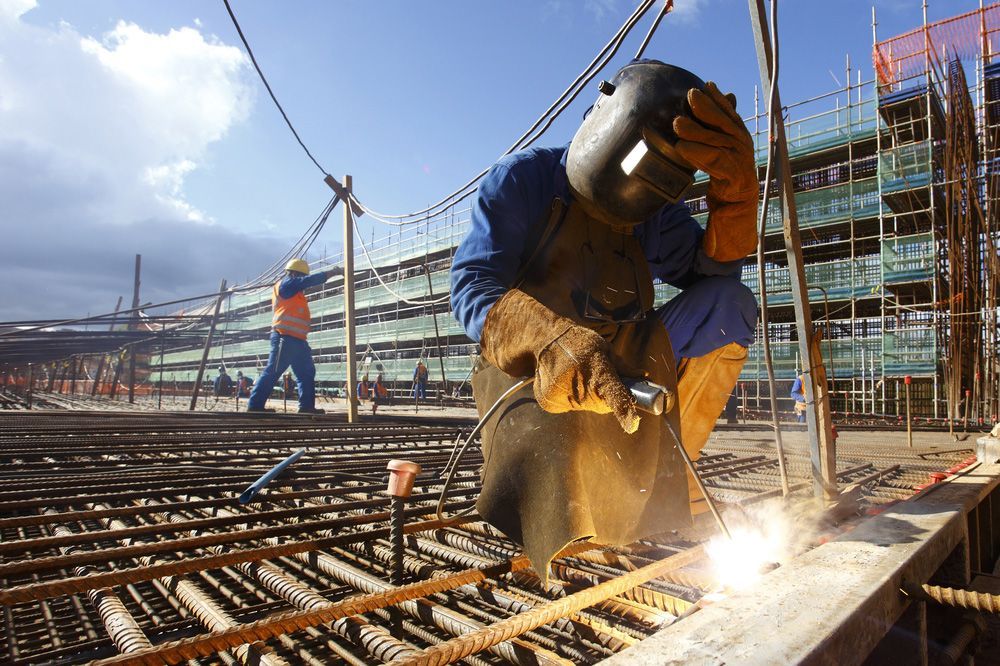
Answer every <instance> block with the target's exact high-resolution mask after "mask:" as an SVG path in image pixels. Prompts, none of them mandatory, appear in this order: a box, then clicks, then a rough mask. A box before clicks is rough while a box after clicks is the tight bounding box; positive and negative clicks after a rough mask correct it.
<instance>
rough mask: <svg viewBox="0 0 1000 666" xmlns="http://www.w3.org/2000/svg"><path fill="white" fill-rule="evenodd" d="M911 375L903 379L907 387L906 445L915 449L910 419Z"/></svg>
mask: <svg viewBox="0 0 1000 666" xmlns="http://www.w3.org/2000/svg"><path fill="white" fill-rule="evenodd" d="M911 381H912V378H911V377H910V376H909V375H906V377H904V378H903V385H904V386H905V387H906V444H907V446H909V447H910V448H911V449H912V448H913V421H912V420H911V419H910V382H911Z"/></svg>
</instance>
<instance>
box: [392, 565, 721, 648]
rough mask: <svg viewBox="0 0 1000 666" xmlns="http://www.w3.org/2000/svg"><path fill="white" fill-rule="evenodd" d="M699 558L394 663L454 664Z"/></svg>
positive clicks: (649, 570) (629, 577)
mask: <svg viewBox="0 0 1000 666" xmlns="http://www.w3.org/2000/svg"><path fill="white" fill-rule="evenodd" d="M699 557H702V549H701V548H700V547H698V548H692V549H691V550H688V551H685V552H683V553H679V554H677V555H674V556H672V557H668V558H667V559H665V560H661V561H659V562H654V563H653V564H649V565H647V566H645V567H643V568H641V569H637V570H635V571H632V572H629V573H627V574H624V575H622V576H620V577H619V578H615V579H613V580H609V581H606V582H604V583H601V584H600V585H596V586H595V587H592V588H589V589H587V590H582V591H580V592H577V593H575V594H571V595H570V596H568V597H564V598H562V599H558V600H556V601H552V602H549V603H548V604H545V605H544V606H539V607H537V608H533V609H532V610H530V611H527V612H525V613H521V614H520V615H515V616H514V617H511V618H508V619H506V620H501V621H500V622H497V623H496V624H494V625H491V626H489V627H485V628H483V629H481V630H479V631H475V632H471V633H468V634H464V635H462V636H459V637H457V638H453V639H452V640H450V641H448V642H446V643H441V644H440V645H435V646H434V647H431V648H428V649H427V650H425V651H424V653H423V654H421V655H418V656H416V657H407V658H404V659H399V660H397V661H395V662H393V663H394V664H397V665H398V666H403V665H404V664H405V665H407V666H420V665H426V666H440V665H441V664H450V663H453V662H456V661H458V660H459V659H462V658H463V657H465V656H468V655H470V654H475V653H477V652H481V651H483V650H486V649H488V648H490V647H492V646H494V645H497V644H498V643H501V642H503V641H507V640H510V639H512V638H514V637H516V636H519V635H521V634H523V633H524V632H525V631H529V630H531V629H534V628H535V627H540V626H542V625H543V624H547V623H549V622H552V621H553V620H555V619H557V618H559V617H562V616H564V615H568V614H570V613H575V612H576V611H579V610H581V609H583V608H586V607H587V606H591V605H593V604H594V603H595V602H597V601H600V600H603V599H608V598H610V597H613V596H616V595H618V594H621V593H622V592H623V591H625V590H627V589H629V588H632V587H635V586H637V585H642V584H643V583H644V582H646V581H648V580H652V579H653V578H656V577H658V576H660V575H662V573H663V572H666V571H670V570H671V569H676V568H678V567H682V566H684V565H685V564H689V563H691V562H693V561H694V560H696V559H698V558H699Z"/></svg>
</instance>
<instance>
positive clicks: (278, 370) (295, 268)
mask: <svg viewBox="0 0 1000 666" xmlns="http://www.w3.org/2000/svg"><path fill="white" fill-rule="evenodd" d="M343 274H344V270H343V269H342V268H339V267H337V268H333V269H331V270H328V271H325V272H321V273H314V274H313V275H309V264H308V263H306V261H305V260H304V259H292V260H291V261H289V262H288V264H287V265H286V266H285V276H284V278H282V280H281V281H280V282H278V283H277V284H275V285H274V287H273V288H272V291H271V307H272V309H273V311H274V315H273V318H272V320H271V352H270V354H269V355H268V357H267V367H265V368H264V372H262V373H261V375H260V379H258V380H257V383H256V384H255V385H254V387H253V392H252V393H251V394H250V400H249V401H248V402H247V411H248V412H267V411H272V412H273V411H274V410H273V409H267V408H266V407H265V405H266V404H267V399H268V397H270V395H271V390H272V389H273V388H274V385H275V384H277V382H278V378H279V377H281V375H282V374H283V373H284V372H285V370H287V369H288V367H289V366H291V368H292V372H293V373H295V379H296V380H297V382H298V388H299V414H323V413H324V410H322V409H317V408H316V388H315V380H316V365H315V364H314V363H313V359H312V349H310V348H309V343H308V342H306V338H307V336H308V335H309V328H310V324H311V322H310V313H309V303H308V301H306V296H305V293H304V292H305V290H306V289H308V288H309V287H314V286H316V285H320V284H323V283H324V282H326V281H327V280H329V279H330V278H332V277H334V276H336V275H343Z"/></svg>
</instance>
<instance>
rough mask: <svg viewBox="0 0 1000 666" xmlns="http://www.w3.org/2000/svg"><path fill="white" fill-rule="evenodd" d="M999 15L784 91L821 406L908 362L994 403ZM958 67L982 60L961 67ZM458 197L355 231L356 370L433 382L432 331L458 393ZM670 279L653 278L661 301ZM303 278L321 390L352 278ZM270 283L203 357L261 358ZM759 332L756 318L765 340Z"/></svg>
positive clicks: (951, 409) (190, 362)
mask: <svg viewBox="0 0 1000 666" xmlns="http://www.w3.org/2000/svg"><path fill="white" fill-rule="evenodd" d="M998 30H1000V3H998V4H994V5H991V6H989V7H986V8H983V9H980V10H976V11H973V12H969V13H967V14H963V15H960V16H956V17H952V18H950V19H947V20H945V21H941V22H938V23H934V24H926V23H925V24H924V25H923V26H921V27H919V28H917V29H916V30H914V31H911V32H909V33H906V34H904V35H900V36H898V37H893V38H891V39H888V40H885V41H874V48H873V64H874V70H875V76H874V78H871V79H865V78H864V75H863V73H862V71H861V70H860V69H858V68H852V66H851V63H850V61H849V60H848V61H847V63H846V67H845V76H846V81H845V85H844V86H843V87H841V88H839V89H837V90H833V91H831V92H829V93H826V94H824V95H819V96H817V97H813V98H810V99H806V100H802V101H800V102H797V103H795V104H791V105H789V106H786V107H785V108H784V110H783V112H784V114H785V119H784V120H785V124H786V129H787V137H788V147H789V154H790V158H791V165H792V172H793V184H794V189H795V200H796V206H797V209H798V217H799V224H800V227H801V229H802V245H803V247H802V251H803V257H804V260H805V262H806V266H805V268H806V279H807V283H808V286H809V301H810V304H811V307H812V310H813V311H812V318H813V321H814V322H816V324H817V325H818V326H820V327H821V328H822V329H823V355H824V357H825V358H826V361H827V369H828V372H827V374H828V379H829V382H830V389H831V392H830V397H831V405H832V408H833V409H834V411H835V412H836V413H838V414H839V415H840V416H841V417H843V416H849V417H861V418H869V417H877V418H890V419H894V418H897V417H899V416H901V414H902V412H903V409H902V405H901V402H902V398H903V384H904V381H905V380H906V378H907V377H909V378H910V379H911V381H912V384H911V401H912V405H913V409H914V410H915V413H916V414H918V415H920V416H923V417H927V418H951V419H952V420H964V419H968V420H972V421H973V422H982V421H984V420H991V421H995V420H996V418H997V413H998V411H1000V410H998V399H1000V396H998V393H997V389H996V386H997V381H998V379H1000V367H998V360H997V331H998V328H997V323H998V322H997V298H996V291H997V277H998V271H997V254H996V242H997V220H996V216H997V212H996V211H997V210H1000V153H998V151H1000V63H998V64H996V65H994V64H993V63H992V60H993V57H994V49H993V47H992V44H993V41H994V39H995V38H996V33H997V31H998ZM874 34H875V25H874V16H873V37H874ZM966 69H968V71H974V73H975V78H974V81H973V82H972V83H971V84H969V83H968V82H967V81H966V77H965V71H966ZM747 124H748V127H749V128H750V129H751V131H752V133H753V136H754V140H755V144H756V149H757V157H758V163H759V164H760V163H762V162H763V160H764V158H765V155H766V148H767V146H766V141H767V131H766V128H767V126H768V122H767V116H766V112H765V110H764V109H763V105H762V104H761V103H760V101H759V100H756V99H755V101H754V109H753V115H751V116H749V117H748V118H747ZM706 190H707V180H706V179H705V178H701V179H698V180H697V181H696V183H695V186H694V187H693V189H692V191H691V193H690V195H689V198H688V201H687V204H688V206H689V207H690V209H691V212H692V214H693V215H694V217H695V219H697V220H699V222H701V223H702V224H704V223H705V221H706V218H707V215H708V210H707V203H706V200H705V194H706ZM767 196H770V197H772V199H773V198H774V197H776V196H777V193H776V191H773V190H772V191H771V192H768V193H767ZM769 211H770V215H769V218H768V221H767V227H766V228H767V233H766V236H765V238H764V239H763V243H764V247H765V269H764V273H765V274H764V276H763V279H764V280H766V284H767V290H768V294H769V296H768V311H769V320H770V322H769V327H768V330H767V331H766V335H768V336H769V338H770V340H771V343H772V344H771V349H772V356H773V359H774V367H775V372H776V376H777V378H778V379H779V380H781V381H779V384H778V390H779V396H778V397H779V398H780V399H781V400H780V402H779V405H780V408H782V409H789V410H790V409H791V400H790V398H788V396H787V393H786V391H787V387H788V386H789V385H790V383H791V381H793V380H794V378H795V377H796V375H797V374H798V372H799V370H800V368H801V359H800V358H799V357H798V342H797V336H796V332H795V326H794V313H793V308H792V299H791V285H790V281H789V274H788V266H787V260H786V257H785V251H784V245H783V240H782V229H781V219H780V206H779V205H777V204H775V205H771V206H770V207H769ZM469 216H470V208H469V206H468V203H467V202H460V203H457V204H455V205H453V206H452V207H451V208H448V209H446V210H443V211H441V212H440V213H437V214H435V215H434V216H433V217H430V218H429V219H427V220H424V221H422V222H421V223H419V224H413V225H409V226H405V227H398V228H396V229H394V231H393V232H392V233H390V234H388V235H385V236H383V237H380V238H375V237H374V235H373V237H372V238H371V239H369V240H367V241H365V242H364V243H363V244H362V247H361V248H359V249H360V250H361V252H360V253H359V254H358V258H357V267H358V268H357V269H356V272H355V275H354V282H355V289H356V312H355V317H356V323H357V346H356V348H355V349H353V350H351V353H353V354H354V355H355V357H356V360H357V362H358V367H359V374H365V373H366V372H371V373H375V372H382V373H383V374H384V375H385V378H386V380H387V381H388V382H389V383H390V385H392V386H394V387H395V388H396V390H397V391H406V390H408V389H409V387H410V383H411V379H412V373H413V367H414V365H415V363H416V361H417V360H418V359H423V360H424V361H425V363H427V366H428V369H429V370H430V373H431V381H432V384H438V385H442V384H441V381H440V380H441V379H442V378H441V377H440V374H441V370H440V368H441V367H442V364H439V362H438V359H437V358H436V357H437V355H438V351H437V349H438V343H440V348H441V350H442V352H441V353H442V354H443V356H444V358H443V359H442V361H443V367H444V373H445V375H446V377H445V379H446V380H447V383H448V384H449V385H450V386H452V387H453V388H456V390H457V393H458V395H463V396H468V395H469V392H470V390H469V386H468V383H467V381H466V380H467V379H468V377H469V375H470V373H471V370H472V367H473V366H474V364H475V362H476V359H477V358H478V348H477V346H476V345H475V344H474V343H473V342H472V341H471V340H469V339H468V338H467V337H466V336H465V334H464V332H463V331H462V330H461V328H460V327H459V325H458V323H457V322H456V321H455V319H454V317H453V316H452V314H451V311H450V306H449V305H448V303H447V302H441V303H438V304H437V305H434V304H433V303H434V301H435V299H441V297H442V296H446V295H447V294H448V290H449V278H448V271H449V269H450V266H451V259H452V256H453V254H454V250H455V248H456V246H457V245H458V243H459V242H460V241H461V240H462V238H463V237H464V235H465V233H466V231H467V228H468V222H469ZM359 240H365V239H359ZM339 261H340V257H338V256H329V257H324V258H322V259H320V260H318V261H314V262H313V263H314V264H317V265H318V266H319V268H320V269H322V268H323V267H324V266H327V265H335V264H337V263H339ZM376 272H377V275H376ZM428 275H429V279H428ZM742 277H743V280H744V282H745V283H746V284H747V285H748V286H749V287H750V288H751V289H752V290H753V291H754V292H755V293H759V288H758V285H759V280H760V279H761V276H759V275H758V274H757V267H756V265H755V264H753V263H752V262H748V263H747V265H746V266H745V267H744V269H743V274H742ZM386 286H388V287H389V288H390V289H391V292H390V291H389V289H387V288H386ZM676 293H677V290H676V289H674V288H673V287H670V286H669V285H657V286H656V294H657V299H658V302H664V301H666V300H668V299H669V298H672V297H673V296H674V295H676ZM307 296H308V298H309V300H310V304H311V308H312V313H313V320H314V333H313V334H311V336H310V344H311V345H312V347H313V349H314V352H315V354H316V364H317V382H318V385H319V387H320V390H321V391H322V390H327V391H329V390H331V389H337V392H338V393H339V392H340V391H344V390H350V388H351V387H346V386H344V385H343V384H344V379H343V378H344V377H345V376H346V375H345V372H346V354H347V353H348V352H347V350H346V348H345V344H344V332H343V331H344V328H343V324H344V311H343V283H342V282H341V281H339V279H338V280H334V281H331V282H328V283H327V284H325V285H322V286H320V287H316V288H314V289H313V290H312V291H311V292H310V293H308V294H307ZM400 297H401V298H400ZM269 299H270V289H262V290H260V291H259V292H250V293H243V294H238V295H234V296H232V297H231V299H229V300H228V302H227V303H225V304H224V307H225V314H224V317H223V319H222V321H221V322H220V324H219V328H220V331H219V332H217V335H219V342H218V343H217V344H216V345H215V346H214V347H213V348H212V349H211V352H210V362H211V363H213V364H215V365H222V364H225V365H226V366H227V367H228V368H229V369H230V370H231V371H232V370H236V369H240V370H243V371H244V372H246V373H250V374H256V373H257V372H259V370H260V369H262V367H263V364H264V363H265V362H266V358H267V332H268V329H269V327H270V316H271V315H270V300H269ZM407 301H411V302H407ZM435 317H436V319H437V324H438V327H439V331H438V332H437V333H436V332H435V325H434V324H435ZM764 334H765V331H762V330H759V329H758V336H757V337H758V340H759V339H760V338H761V336H763V335H764ZM200 358H201V350H200V348H196V346H195V345H191V346H189V347H187V348H184V347H182V346H181V347H175V348H172V349H168V350H167V352H166V353H165V354H164V360H163V365H162V369H161V368H160V367H157V366H155V365H153V367H151V374H150V378H149V381H150V382H158V381H160V380H161V379H162V380H163V381H164V382H165V383H166V384H167V385H172V386H175V385H180V386H183V385H185V384H188V385H189V384H190V382H192V381H193V379H194V376H195V373H196V369H197V366H198V363H199V361H200ZM767 390H768V389H767V381H766V371H765V367H764V359H763V358H762V352H761V349H760V344H759V343H758V344H755V345H754V346H753V347H752V348H751V349H750V354H749V359H748V362H747V364H746V366H745V368H744V370H743V372H742V374H741V376H740V384H739V386H738V387H737V395H738V396H739V397H740V398H741V399H742V400H743V405H744V406H745V407H747V408H748V410H759V411H760V412H766V411H768V409H769V407H768V401H767V398H768V396H767Z"/></svg>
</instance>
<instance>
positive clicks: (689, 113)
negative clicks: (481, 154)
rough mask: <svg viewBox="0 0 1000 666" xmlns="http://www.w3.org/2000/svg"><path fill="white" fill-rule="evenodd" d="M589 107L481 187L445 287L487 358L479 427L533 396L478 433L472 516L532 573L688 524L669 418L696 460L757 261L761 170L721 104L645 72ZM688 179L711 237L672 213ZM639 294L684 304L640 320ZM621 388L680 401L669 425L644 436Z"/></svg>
mask: <svg viewBox="0 0 1000 666" xmlns="http://www.w3.org/2000/svg"><path fill="white" fill-rule="evenodd" d="M599 90H600V95H599V96H598V100H597V102H596V104H595V105H594V106H593V107H592V109H591V111H590V112H589V114H588V115H587V116H586V117H585V119H584V121H583V123H582V124H581V126H580V128H579V129H578V131H577V132H576V134H575V136H574V138H573V140H572V142H571V143H570V144H569V146H568V147H561V148H532V149H528V150H525V151H521V152H518V153H514V154H512V155H509V156H507V157H505V158H503V159H501V160H500V161H499V162H498V163H497V164H495V165H494V166H493V167H492V168H491V169H490V171H489V172H488V173H487V175H486V176H485V177H484V179H483V180H482V182H481V183H480V185H479V190H478V192H477V195H476V200H475V202H474V204H473V209H472V220H471V228H470V230H469V233H468V235H467V236H466V238H465V239H464V240H463V242H462V243H461V245H460V246H459V248H458V250H457V252H456V254H455V258H454V261H453V265H452V272H451V286H452V306H453V310H454V312H455V316H456V318H457V319H458V320H459V322H460V323H461V324H462V326H463V327H464V328H465V331H466V333H467V334H468V335H469V336H470V337H471V338H472V339H474V340H476V341H478V342H479V344H480V347H481V350H482V354H481V358H480V361H479V363H478V365H477V367H476V369H475V372H474V375H473V379H472V385H473V393H474V395H475V398H476V404H477V407H478V408H479V411H480V414H483V413H484V412H485V411H486V410H487V409H489V408H490V407H491V406H492V405H493V404H494V402H495V401H496V400H497V398H498V397H500V396H501V395H502V394H503V393H504V391H506V390H507V389H509V388H511V387H512V386H514V384H515V383H516V382H517V380H518V378H521V377H533V378H534V383H533V385H532V390H531V391H530V392H529V391H528V390H524V391H523V392H521V393H518V394H514V395H513V396H512V397H511V398H510V399H509V401H508V404H507V405H505V406H504V407H503V408H502V409H501V410H500V411H499V412H498V413H497V414H496V415H495V416H494V417H492V418H491V420H489V421H488V422H487V424H486V427H484V429H483V431H482V432H483V434H482V438H483V454H484V458H485V464H484V466H483V470H482V481H483V489H482V493H481V495H480V498H479V500H478V502H477V510H478V511H479V513H480V515H482V516H483V517H484V518H486V519H487V520H488V521H489V522H490V523H492V524H493V525H495V526H496V527H498V528H500V529H501V530H502V531H504V532H505V533H506V534H507V535H508V536H510V537H511V538H514V539H516V540H518V541H520V542H521V543H522V544H523V545H524V548H525V552H526V554H527V555H528V556H529V558H530V559H531V560H532V562H533V564H534V565H535V567H536V569H538V570H544V567H545V565H546V564H547V563H548V561H549V560H550V559H551V557H552V556H553V555H554V554H555V553H556V552H558V551H559V550H560V549H561V548H562V547H563V546H565V545H566V544H567V543H569V542H572V541H576V540H580V539H588V538H591V539H594V540H596V541H598V542H601V543H610V544H622V543H629V542H631V541H634V540H636V539H639V538H642V537H645V536H649V535H652V534H656V533H659V532H664V531H667V530H670V529H675V528H677V527H679V526H681V525H683V524H685V523H687V522H689V521H690V517H691V511H692V507H691V505H689V501H690V500H691V499H693V497H694V496H693V495H690V496H689V482H690V480H689V479H688V478H687V472H686V471H685V467H684V464H683V461H682V460H681V459H680V456H679V454H678V452H677V449H676V444H675V443H674V442H673V441H672V439H671V438H670V436H669V435H668V434H667V432H666V430H665V428H664V426H665V423H664V418H668V419H670V420H671V423H672V424H673V425H674V428H675V430H676V429H678V427H679V431H680V433H681V439H682V440H683V444H684V447H685V449H686V450H687V451H688V452H689V453H690V454H691V456H692V457H695V458H696V457H697V455H698V452H699V451H700V450H701V448H702V447H703V445H704V443H705V441H706V440H707V438H708V436H709V434H710V432H711V430H712V428H713V427H714V424H715V421H716V419H717V418H718V416H719V414H720V413H721V411H722V408H723V406H724V405H725V403H726V400H727V398H728V397H729V395H730V393H731V391H732V389H733V387H734V386H735V384H736V380H737V378H738V376H739V373H740V370H741V368H742V366H743V363H744V361H745V360H746V355H747V347H749V346H750V344H752V342H753V335H754V328H755V325H756V318H757V305H756V302H755V300H754V297H753V295H752V293H751V292H750V290H749V289H747V287H746V286H744V285H743V284H742V283H741V282H740V280H739V276H740V269H741V266H742V263H743V260H744V258H745V257H746V256H747V254H749V253H750V252H751V251H753V250H754V248H755V247H756V244H757V232H756V222H755V220H756V213H757V204H758V198H759V191H758V181H757V170H756V165H755V161H754V149H753V141H752V139H751V137H750V135H749V133H748V132H747V130H746V127H745V126H744V124H743V122H742V120H741V119H740V117H739V115H738V114H737V113H736V110H735V99H734V98H733V97H732V96H731V95H730V96H725V95H723V94H722V93H721V92H720V91H719V89H718V87H717V86H716V85H715V84H714V83H707V84H706V83H705V82H703V81H702V80H701V79H700V78H698V77H697V76H695V75H694V74H692V73H690V72H687V71H686V70H683V69H680V68H678V67H673V66H671V65H667V64H664V63H662V62H658V61H654V60H642V61H633V62H632V63H629V64H628V65H626V66H625V67H623V68H622V69H621V70H620V71H619V72H618V73H617V74H616V75H615V77H614V78H613V79H612V80H611V81H610V82H607V81H604V82H602V83H601V85H600V87H599ZM696 169H701V170H702V171H704V172H705V173H707V174H708V176H709V183H708V196H707V203H708V210H709V215H708V224H707V229H702V227H701V226H700V225H699V224H698V222H697V221H696V220H695V219H694V218H693V217H692V215H691V213H690V212H689V210H688V208H687V207H686V206H685V205H684V204H683V203H678V202H679V201H680V200H681V199H682V197H683V195H684V193H685V191H686V189H687V188H688V187H689V186H690V185H691V183H692V182H693V175H694V172H695V170H696ZM654 278H655V279H657V280H659V281H661V282H664V283H667V284H670V285H673V286H675V287H678V288H680V289H681V292H680V294H679V295H678V296H676V297H675V298H673V299H672V300H670V301H669V302H667V303H666V304H664V305H662V306H661V307H659V308H654V303H653V300H654V292H653V279H654ZM625 377H629V378H642V379H645V380H647V381H651V382H653V383H655V384H658V385H661V386H664V387H676V389H677V402H678V408H677V409H674V410H672V411H671V412H670V413H669V414H668V415H666V417H652V416H642V418H640V414H639V413H638V412H637V410H636V406H635V402H634V400H633V398H632V396H631V395H630V393H629V391H628V390H627V389H626V387H625V385H624V384H623V382H622V378H625ZM678 378H679V379H678ZM692 487H693V485H692Z"/></svg>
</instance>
